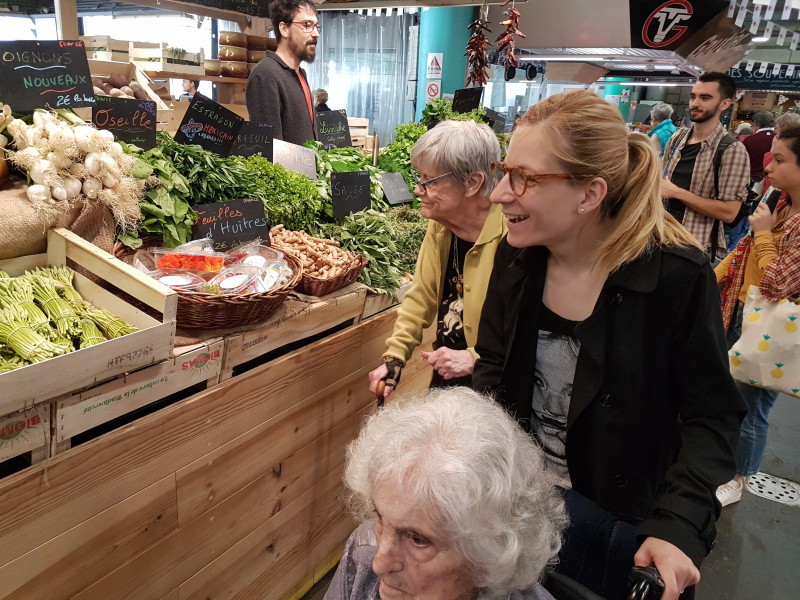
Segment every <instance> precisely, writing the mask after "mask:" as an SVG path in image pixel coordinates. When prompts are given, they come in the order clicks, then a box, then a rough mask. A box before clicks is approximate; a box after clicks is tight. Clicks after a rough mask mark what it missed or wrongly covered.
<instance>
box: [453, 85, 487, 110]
mask: <svg viewBox="0 0 800 600" xmlns="http://www.w3.org/2000/svg"><path fill="white" fill-rule="evenodd" d="M482 95H483V88H482V87H474V88H463V89H460V90H456V93H455V94H454V95H453V112H457V113H465V112H470V111H473V110H477V108H478V107H479V106H480V105H481V96H482Z"/></svg>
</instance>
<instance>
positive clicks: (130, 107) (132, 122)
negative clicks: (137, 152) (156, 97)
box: [92, 96, 156, 150]
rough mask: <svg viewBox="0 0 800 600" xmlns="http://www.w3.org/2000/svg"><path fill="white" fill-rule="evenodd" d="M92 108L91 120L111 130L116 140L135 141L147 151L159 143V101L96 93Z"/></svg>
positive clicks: (133, 142) (101, 127)
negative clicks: (157, 116)
mask: <svg viewBox="0 0 800 600" xmlns="http://www.w3.org/2000/svg"><path fill="white" fill-rule="evenodd" d="M96 100H97V104H95V105H94V107H93V108H92V123H94V124H95V125H96V126H97V127H98V128H99V129H108V130H109V131H111V132H112V133H113V134H114V139H116V140H117V141H122V142H125V143H126V144H135V145H137V146H139V147H140V148H143V149H144V150H149V149H150V148H153V147H154V146H155V145H156V103H155V102H150V101H149V100H130V99H128V98H112V97H111V96H97V97H96Z"/></svg>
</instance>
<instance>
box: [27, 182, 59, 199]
mask: <svg viewBox="0 0 800 600" xmlns="http://www.w3.org/2000/svg"><path fill="white" fill-rule="evenodd" d="M26 193H27V195H28V200H30V201H31V202H33V203H39V202H41V203H45V204H52V203H53V196H52V195H51V194H50V188H49V187H47V186H46V185H38V184H36V185H29V186H28V190H27V192H26Z"/></svg>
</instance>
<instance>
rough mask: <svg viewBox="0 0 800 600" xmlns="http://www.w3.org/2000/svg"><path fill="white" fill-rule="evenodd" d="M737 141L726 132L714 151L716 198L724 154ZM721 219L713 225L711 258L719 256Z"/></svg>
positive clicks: (715, 197)
mask: <svg viewBox="0 0 800 600" xmlns="http://www.w3.org/2000/svg"><path fill="white" fill-rule="evenodd" d="M735 141H736V138H735V137H733V136H732V135H731V134H730V133H726V134H725V135H724V136H723V137H722V139H721V140H720V141H719V145H718V146H717V151H716V152H715V153H714V163H713V164H714V199H715V200H719V169H720V167H721V166H722V155H723V154H724V153H725V150H727V149H728V148H729V147H730V146H731V144H733V143H734V142H735ZM720 223H721V221H720V220H719V219H716V220H715V221H714V225H713V226H712V227H711V260H712V261H713V260H714V259H716V257H717V248H718V245H717V240H718V239H719V226H720Z"/></svg>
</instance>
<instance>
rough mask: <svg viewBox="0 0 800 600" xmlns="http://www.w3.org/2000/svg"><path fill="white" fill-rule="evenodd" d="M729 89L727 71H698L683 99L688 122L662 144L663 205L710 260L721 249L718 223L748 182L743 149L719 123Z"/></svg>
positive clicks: (737, 203)
mask: <svg viewBox="0 0 800 600" xmlns="http://www.w3.org/2000/svg"><path fill="white" fill-rule="evenodd" d="M735 93H736V84H735V83H734V81H733V79H731V78H730V77H729V76H728V75H726V74H724V73H716V72H709V73H705V74H704V75H701V76H700V78H699V79H698V80H697V83H695V85H694V86H693V87H692V93H691V96H690V99H689V114H690V117H691V119H692V122H693V125H692V127H690V128H689V129H688V130H681V131H677V132H676V133H675V134H673V136H672V137H671V138H670V140H669V142H667V146H666V148H665V149H664V159H663V161H664V162H663V166H664V180H663V184H662V193H663V197H664V202H665V206H666V208H667V210H668V211H669V212H670V214H671V215H672V216H674V217H675V218H676V219H677V220H678V222H679V223H682V224H683V226H684V227H686V229H688V230H689V232H690V233H691V234H692V235H694V237H695V238H696V239H697V241H698V242H699V243H700V244H701V246H703V248H705V249H706V251H707V252H708V253H709V255H710V256H711V259H712V261H713V262H714V263H716V262H717V261H718V260H719V259H721V258H722V257H724V256H725V254H726V245H725V237H724V228H723V226H722V225H721V223H732V222H733V221H735V220H736V219H737V216H738V215H739V213H740V209H741V207H742V204H741V203H742V202H743V201H744V200H746V199H747V188H748V185H749V183H750V159H749V156H748V154H747V150H745V147H744V146H743V145H742V143H741V142H739V141H737V140H736V138H735V137H733V136H732V135H731V134H729V133H727V132H726V131H725V128H724V127H723V125H722V123H721V122H720V114H722V112H723V111H725V110H726V109H727V108H728V107H729V106H730V105H731V104H732V102H733V96H734V94H735Z"/></svg>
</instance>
